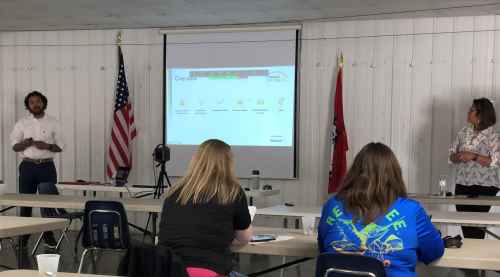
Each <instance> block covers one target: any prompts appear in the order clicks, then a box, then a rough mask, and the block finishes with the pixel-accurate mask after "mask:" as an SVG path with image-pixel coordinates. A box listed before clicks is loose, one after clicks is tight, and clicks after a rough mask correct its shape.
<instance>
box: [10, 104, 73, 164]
mask: <svg viewBox="0 0 500 277" xmlns="http://www.w3.org/2000/svg"><path fill="white" fill-rule="evenodd" d="M28 138H32V139H33V140H34V141H43V142H45V143H48V144H56V145H57V146H59V147H60V148H61V149H63V148H64V142H63V139H62V134H61V126H60V124H59V122H58V121H57V119H55V118H54V117H52V116H50V115H48V114H45V115H44V116H43V117H42V118H35V117H34V116H33V115H32V114H30V115H29V116H27V117H25V118H23V119H21V120H19V121H18V122H17V123H16V125H15V126H14V130H12V133H11V134H10V141H11V145H12V146H14V145H15V144H16V143H20V142H22V141H23V140H25V139H28ZM19 154H20V156H21V158H30V159H49V158H54V156H55V154H56V153H54V152H51V151H49V150H41V149H38V148H36V147H35V146H30V147H28V148H26V149H25V150H24V151H22V152H19Z"/></svg>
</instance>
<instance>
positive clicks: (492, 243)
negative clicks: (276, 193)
mask: <svg viewBox="0 0 500 277" xmlns="http://www.w3.org/2000/svg"><path fill="white" fill-rule="evenodd" d="M254 233H256V234H277V235H291V236H293V238H292V239H290V240H285V241H271V242H261V243H258V244H248V245H245V246H240V247H233V249H232V250H233V251H234V252H238V253H248V254H262V255H279V256H293V257H316V256H317V255H318V249H317V242H316V236H315V235H314V236H304V235H303V234H301V232H300V231H296V230H289V229H273V228H262V227H255V228H254ZM432 266H439V267H452V268H470V269H484V270H500V240H481V239H464V240H463V245H462V247H461V248H448V249H446V250H445V253H444V255H443V257H441V259H439V260H437V261H435V262H434V263H432Z"/></svg>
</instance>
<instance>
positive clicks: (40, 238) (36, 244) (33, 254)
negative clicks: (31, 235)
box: [31, 232, 45, 256]
mask: <svg viewBox="0 0 500 277" xmlns="http://www.w3.org/2000/svg"><path fill="white" fill-rule="evenodd" d="M43 234H45V232H42V233H41V234H40V236H39V237H38V239H37V240H36V243H35V247H33V250H32V251H31V256H35V253H36V250H38V246H40V242H41V241H42V238H43Z"/></svg>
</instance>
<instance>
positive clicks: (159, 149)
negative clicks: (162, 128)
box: [153, 144, 170, 164]
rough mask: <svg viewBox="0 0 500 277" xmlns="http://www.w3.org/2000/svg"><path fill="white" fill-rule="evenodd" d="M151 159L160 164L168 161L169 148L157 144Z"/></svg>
mask: <svg viewBox="0 0 500 277" xmlns="http://www.w3.org/2000/svg"><path fill="white" fill-rule="evenodd" d="M153 159H154V160H155V162H157V163H161V164H163V163H166V162H168V161H170V148H168V146H166V145H165V144H158V145H157V146H156V147H155V149H154V150H153Z"/></svg>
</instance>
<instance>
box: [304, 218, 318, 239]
mask: <svg viewBox="0 0 500 277" xmlns="http://www.w3.org/2000/svg"><path fill="white" fill-rule="evenodd" d="M314 223H316V217H314V216H303V217H302V229H303V230H304V235H306V236H310V235H312V234H313V231H314Z"/></svg>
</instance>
